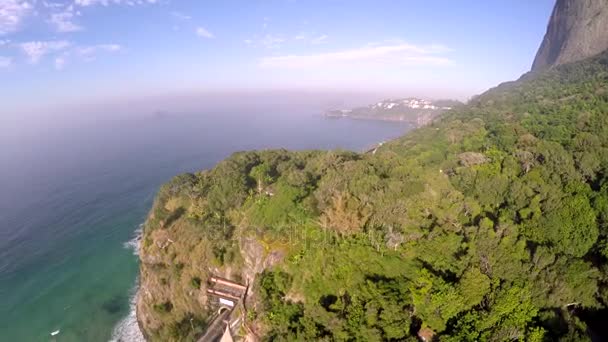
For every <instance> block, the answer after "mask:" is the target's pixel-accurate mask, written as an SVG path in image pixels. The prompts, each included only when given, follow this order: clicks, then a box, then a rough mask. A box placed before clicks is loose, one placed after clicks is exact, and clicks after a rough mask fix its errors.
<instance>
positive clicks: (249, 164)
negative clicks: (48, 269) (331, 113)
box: [137, 6, 608, 341]
mask: <svg viewBox="0 0 608 342" xmlns="http://www.w3.org/2000/svg"><path fill="white" fill-rule="evenodd" d="M558 7H559V6H558ZM390 103H396V102H390ZM388 106H389V105H388V102H385V101H383V102H382V104H381V105H379V106H378V107H382V108H387V107H388ZM607 112H608V52H604V53H601V54H599V55H596V56H594V57H592V58H588V59H584V60H580V61H577V62H573V63H564V64H560V65H555V66H554V67H552V68H546V69H544V70H539V71H536V72H533V73H529V74H526V75H524V76H522V77H521V78H520V79H519V80H517V81H514V82H508V83H504V84H502V85H499V86H497V87H496V88H493V89H490V90H488V91H487V92H485V93H484V94H482V95H480V96H478V97H476V98H475V99H473V100H471V101H470V102H469V103H468V104H467V105H463V106H459V107H457V108H455V109H452V110H449V111H446V112H445V113H444V114H443V115H442V116H441V118H439V119H438V120H436V121H434V122H432V123H430V124H429V125H427V126H425V127H422V128H420V129H417V130H414V131H412V132H411V133H409V134H407V135H405V136H403V137H401V138H398V139H395V140H393V141H390V142H387V143H385V144H383V145H382V146H380V147H378V148H377V149H376V150H375V153H354V152H345V151H294V152H291V151H286V150H267V151H249V152H240V153H235V154H234V155H232V156H230V157H229V158H227V159H225V160H224V161H222V162H220V163H219V164H218V165H216V166H215V167H214V168H212V169H210V170H203V171H200V172H197V173H194V174H184V175H180V176H177V177H175V178H174V179H173V180H171V181H170V182H169V183H167V184H165V185H164V186H163V187H162V188H161V189H160V191H159V193H158V195H157V197H156V200H155V203H154V205H153V208H152V210H151V212H150V214H149V217H148V219H147V221H146V223H145V226H144V235H143V238H142V244H141V250H140V259H141V274H140V282H141V289H140V294H139V296H138V301H137V316H138V320H139V323H140V326H141V327H142V329H143V330H144V332H145V334H146V336H147V337H148V339H149V340H152V341H192V340H197V339H198V338H199V337H201V336H202V335H203V333H205V331H206V334H207V335H206V336H207V337H209V336H210V335H213V336H215V337H218V338H219V336H220V335H221V334H222V333H223V332H224V327H226V323H225V322H229V326H230V332H231V333H232V334H233V335H234V336H235V337H236V338H237V339H241V340H249V341H257V340H260V339H264V340H278V341H291V340H303V341H313V340H325V341H330V340H353V341H354V340H361V341H379V340H403V341H415V340H423V341H431V340H441V341H507V340H509V341H511V340H522V341H553V340H562V341H590V340H591V336H593V337H594V338H595V339H597V340H606V339H607V338H608V336H606V332H605V330H606V329H605V322H606V321H608V309H607V307H608V116H607V115H606V113H607ZM602 334H603V335H602Z"/></svg>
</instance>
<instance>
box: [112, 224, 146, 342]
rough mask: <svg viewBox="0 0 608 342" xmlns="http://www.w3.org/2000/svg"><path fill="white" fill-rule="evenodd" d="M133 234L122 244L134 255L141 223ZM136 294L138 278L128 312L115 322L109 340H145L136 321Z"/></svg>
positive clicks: (130, 341)
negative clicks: (131, 250)
mask: <svg viewBox="0 0 608 342" xmlns="http://www.w3.org/2000/svg"><path fill="white" fill-rule="evenodd" d="M134 235H135V236H134V237H133V239H131V240H129V241H127V242H125V243H124V246H125V248H128V249H133V254H134V255H139V247H140V245H141V239H142V235H143V224H141V225H139V228H137V229H136V230H135V232H134ZM138 295H139V280H136V282H135V286H134V287H133V289H132V290H131V296H130V299H129V314H128V315H127V316H126V317H125V318H123V319H122V320H121V321H120V322H118V324H116V326H115V327H114V330H113V331H112V338H111V339H110V342H146V339H145V338H144V335H143V334H142V332H141V330H140V329H139V324H138V323H137V314H136V305H137V296H138Z"/></svg>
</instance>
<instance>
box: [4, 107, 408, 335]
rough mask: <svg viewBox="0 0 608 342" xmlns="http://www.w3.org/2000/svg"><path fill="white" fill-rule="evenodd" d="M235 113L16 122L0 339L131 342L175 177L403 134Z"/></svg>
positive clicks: (9, 159) (8, 141) (311, 118)
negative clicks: (158, 208)
mask: <svg viewBox="0 0 608 342" xmlns="http://www.w3.org/2000/svg"><path fill="white" fill-rule="evenodd" d="M242 113H243V112H241V113H237V112H231V111H224V112H222V111H221V110H216V111H213V112H204V111H201V112H196V111H191V112H189V113H181V114H167V113H156V114H151V115H140V116H133V117H130V116H125V117H124V118H120V119H113V120H103V121H101V122H96V121H95V120H88V121H83V122H81V123H61V122H59V123H54V124H52V125H48V126H47V125H38V126H36V127H32V126H31V125H26V124H25V123H23V127H20V128H19V129H17V130H12V131H11V132H9V133H10V134H5V135H4V137H2V139H0V140H1V141H0V142H1V143H2V152H0V166H1V167H0V189H1V192H0V296H1V298H2V300H1V301H0V327H2V328H1V329H0V340H1V341H110V340H114V341H137V340H138V339H139V338H140V337H138V331H137V326H136V324H135V316H134V312H133V305H132V303H133V298H134V295H135V293H136V290H137V275H138V261H137V256H136V255H135V251H136V248H135V247H134V246H136V245H137V236H138V230H139V229H140V225H141V224H142V223H143V221H144V220H145V217H146V215H147V212H148V210H149V208H150V207H151V205H152V201H153V199H154V196H155V193H156V191H157V189H158V188H159V186H160V185H161V184H162V183H164V182H166V181H168V180H169V179H170V178H171V177H172V176H174V175H177V174H179V173H183V172H192V171H197V170H201V169H205V168H211V167H213V165H214V164H215V163H217V162H218V161H220V160H221V159H223V158H225V157H227V156H229V155H230V154H231V153H233V152H236V151H242V150H251V149H269V148H287V149H297V150H301V149H334V148H340V149H348V150H354V151H362V150H364V149H366V148H369V147H371V146H373V145H374V144H376V143H378V142H380V141H384V140H387V139H390V138H394V137H397V136H400V135H402V134H403V133H405V132H406V131H407V130H409V129H410V128H409V127H408V126H407V125H406V124H402V123H395V122H380V121H357V120H348V119H338V120H336V119H326V118H324V117H322V116H321V115H319V113H318V112H316V111H313V110H309V111H307V110H303V109H301V110H299V111H298V112H292V111H286V110H276V111H273V110H268V111H258V112H247V114H242ZM53 332H58V333H57V334H56V335H55V336H51V333H53Z"/></svg>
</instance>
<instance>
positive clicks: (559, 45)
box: [532, 0, 608, 71]
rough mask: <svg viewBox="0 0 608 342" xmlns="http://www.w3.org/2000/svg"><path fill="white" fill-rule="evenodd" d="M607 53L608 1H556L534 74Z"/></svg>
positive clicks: (537, 56)
mask: <svg viewBox="0 0 608 342" xmlns="http://www.w3.org/2000/svg"><path fill="white" fill-rule="evenodd" d="M607 49H608V1H606V0H557V2H556V4H555V8H554V9H553V13H552V15H551V18H550V20H549V25H548V27H547V33H546V34H545V38H544V40H543V42H542V44H541V46H540V49H539V50H538V52H537V54H536V58H535V60H534V64H533V65H532V70H533V71H537V70H543V69H546V68H549V67H552V66H556V65H560V64H564V63H570V62H575V61H579V60H582V59H585V58H587V57H591V56H595V55H597V54H599V53H601V52H603V51H605V50H607Z"/></svg>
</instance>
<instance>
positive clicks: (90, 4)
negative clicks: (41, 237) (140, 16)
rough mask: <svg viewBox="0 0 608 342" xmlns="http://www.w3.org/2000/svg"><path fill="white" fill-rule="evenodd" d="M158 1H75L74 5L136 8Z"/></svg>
mask: <svg viewBox="0 0 608 342" xmlns="http://www.w3.org/2000/svg"><path fill="white" fill-rule="evenodd" d="M156 3H158V0H75V1H74V4H76V5H78V6H82V7H87V6H95V5H102V6H109V5H122V4H124V5H128V6H136V5H145V4H156Z"/></svg>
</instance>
